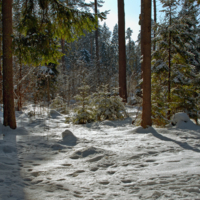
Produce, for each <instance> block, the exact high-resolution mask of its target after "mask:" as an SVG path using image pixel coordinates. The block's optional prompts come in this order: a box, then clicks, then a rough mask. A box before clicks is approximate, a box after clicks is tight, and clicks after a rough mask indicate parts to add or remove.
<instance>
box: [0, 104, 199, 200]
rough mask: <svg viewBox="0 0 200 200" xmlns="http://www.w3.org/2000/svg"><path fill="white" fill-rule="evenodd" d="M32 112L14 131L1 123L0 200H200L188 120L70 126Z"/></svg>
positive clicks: (193, 131)
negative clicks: (167, 123) (143, 125)
mask: <svg viewBox="0 0 200 200" xmlns="http://www.w3.org/2000/svg"><path fill="white" fill-rule="evenodd" d="M28 109H30V107H28ZM27 112H28V110H24V112H17V113H16V115H17V123H18V128H17V129H16V130H11V129H10V128H8V127H3V126H2V124H0V200H46V199H48V200H59V199H63V200H64V199H65V200H70V199H87V200H92V199H99V200H100V199H101V200H102V199H108V200H111V199H117V200H137V199H142V200H144V199H172V200H175V199H185V200H186V199H187V200H191V199H200V127H199V126H196V125H194V124H193V123H192V122H191V121H187V122H184V121H182V122H179V123H177V126H175V127H168V128H148V129H145V130H144V129H143V128H141V127H135V126H133V125H132V124H131V121H132V120H131V118H127V119H126V120H124V121H103V122H98V123H91V124H86V125H71V124H70V125H69V124H65V123H64V122H65V117H64V116H63V115H60V114H59V113H56V112H52V114H51V117H47V116H45V115H44V116H41V115H40V116H37V117H36V118H32V119H30V118H29V117H28V115H27ZM128 112H130V113H131V114H132V116H133V118H134V114H136V113H137V110H136V109H134V108H132V109H131V108H129V109H128ZM2 117H3V116H2V113H1V112H0V119H1V122H2ZM66 130H68V131H66Z"/></svg>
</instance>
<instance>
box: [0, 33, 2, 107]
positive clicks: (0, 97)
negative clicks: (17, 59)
mask: <svg viewBox="0 0 200 200" xmlns="http://www.w3.org/2000/svg"><path fill="white" fill-rule="evenodd" d="M1 49H2V37H1V36H0V103H2V102H3V94H2V93H3V84H2V83H3V75H2V65H1V55H2V50H1Z"/></svg>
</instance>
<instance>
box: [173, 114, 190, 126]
mask: <svg viewBox="0 0 200 200" xmlns="http://www.w3.org/2000/svg"><path fill="white" fill-rule="evenodd" d="M181 121H183V122H189V121H190V118H189V116H188V115H187V114H186V113H184V112H179V113H176V114H175V115H174V116H173V117H172V125H173V124H175V125H176V124H177V123H178V122H181Z"/></svg>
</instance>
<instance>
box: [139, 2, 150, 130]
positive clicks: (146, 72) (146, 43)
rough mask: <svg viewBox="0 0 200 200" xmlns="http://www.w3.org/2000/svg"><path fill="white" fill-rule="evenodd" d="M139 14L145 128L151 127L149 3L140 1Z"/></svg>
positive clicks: (142, 123)
mask: <svg viewBox="0 0 200 200" xmlns="http://www.w3.org/2000/svg"><path fill="white" fill-rule="evenodd" d="M142 1H143V2H141V3H142V12H141V15H142V16H141V17H142V20H141V37H142V39H141V40H142V43H141V50H142V54H143V62H142V77H143V84H142V88H143V102H142V122H141V126H142V127H143V128H147V127H148V126H151V125H152V120H151V1H150V0H142Z"/></svg>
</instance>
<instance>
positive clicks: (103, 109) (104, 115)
mask: <svg viewBox="0 0 200 200" xmlns="http://www.w3.org/2000/svg"><path fill="white" fill-rule="evenodd" d="M116 90H117V88H115V89H114V90H113V92H112V93H110V92H108V85H104V86H102V89H99V90H98V92H97V93H95V94H94V95H93V105H94V108H95V109H94V116H95V120H97V121H101V120H106V119H108V120H115V119H124V118H126V117H127V116H128V115H127V113H126V110H125V107H124V105H123V103H122V99H121V98H120V97H119V96H118V95H117V92H116Z"/></svg>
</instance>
